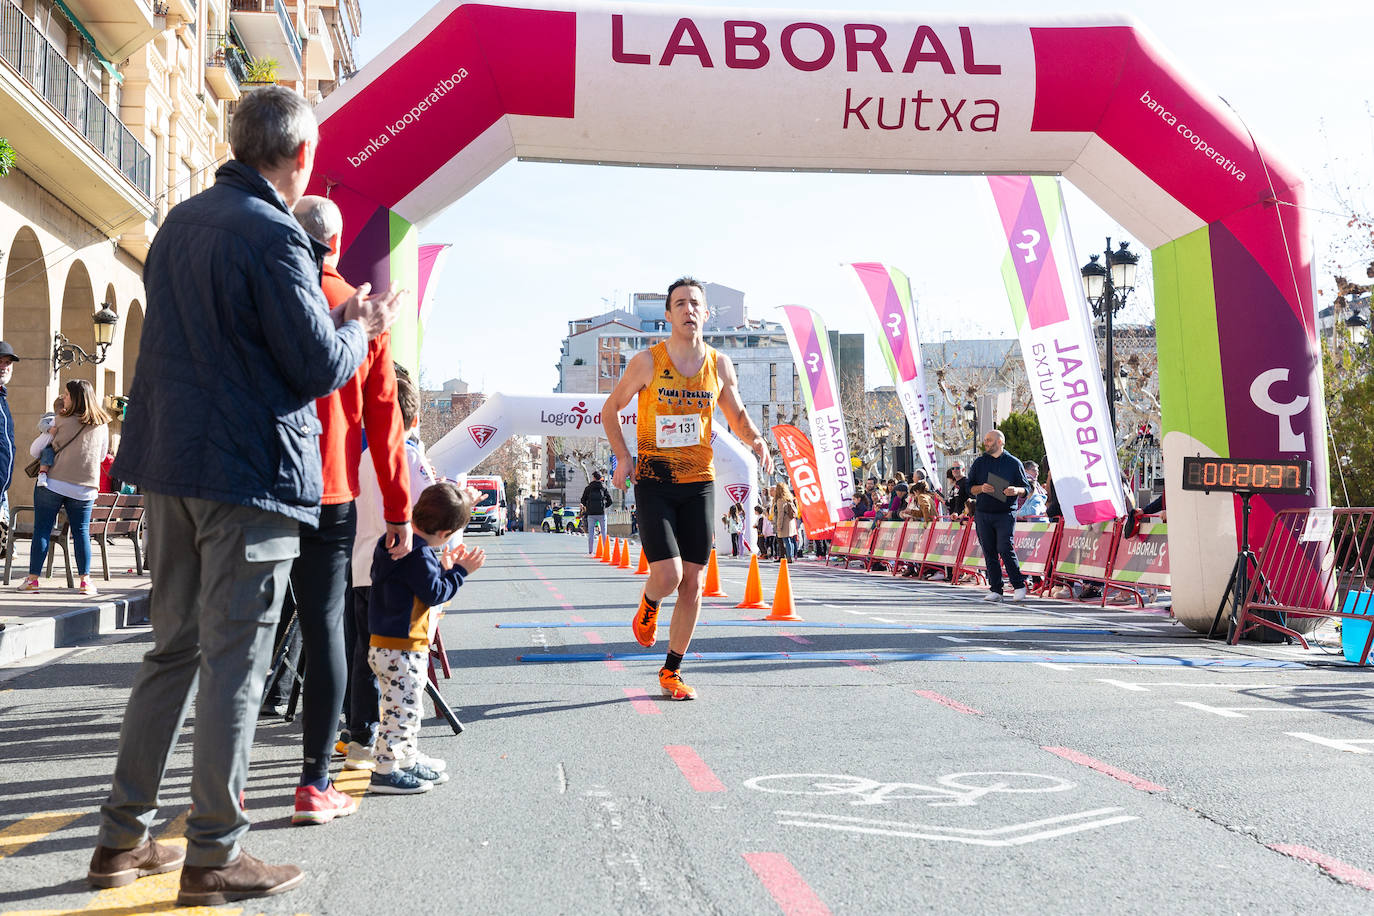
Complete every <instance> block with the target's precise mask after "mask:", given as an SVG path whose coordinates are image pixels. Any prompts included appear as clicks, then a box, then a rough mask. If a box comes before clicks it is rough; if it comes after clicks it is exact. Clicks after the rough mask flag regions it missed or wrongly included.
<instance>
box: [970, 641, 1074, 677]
mask: <svg viewBox="0 0 1374 916" xmlns="http://www.w3.org/2000/svg"><path fill="white" fill-rule="evenodd" d="M978 648H979V649H982V650H983V651H984V652H991V653H992V654H994V655H1019V654H1020V653H1019V652H1013V651H1012V650H1010V649H998V648H996V647H994V646H978ZM1032 664H1036V665H1039V666H1040V667H1042V668H1051V669H1053V670H1055V671H1072V670H1073V669H1074V668H1075V667H1077V666H1076V665H1056V664H1055V663H1054V662H1033V663H1032Z"/></svg>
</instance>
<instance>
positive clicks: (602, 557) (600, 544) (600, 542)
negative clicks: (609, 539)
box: [596, 533, 606, 563]
mask: <svg viewBox="0 0 1374 916" xmlns="http://www.w3.org/2000/svg"><path fill="white" fill-rule="evenodd" d="M596 559H597V560H598V561H600V562H603V563H604V562H605V561H606V535H605V534H604V533H603V534H602V535H601V536H600V537H599V538H597V539H596Z"/></svg>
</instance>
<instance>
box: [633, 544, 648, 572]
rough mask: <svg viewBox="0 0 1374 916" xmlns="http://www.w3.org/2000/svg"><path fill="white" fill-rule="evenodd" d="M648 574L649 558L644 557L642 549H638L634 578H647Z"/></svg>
mask: <svg viewBox="0 0 1374 916" xmlns="http://www.w3.org/2000/svg"><path fill="white" fill-rule="evenodd" d="M648 574H649V558H648V557H646V556H644V548H643V547H642V546H641V547H640V548H639V568H638V569H636V570H635V575H636V576H647V575H648Z"/></svg>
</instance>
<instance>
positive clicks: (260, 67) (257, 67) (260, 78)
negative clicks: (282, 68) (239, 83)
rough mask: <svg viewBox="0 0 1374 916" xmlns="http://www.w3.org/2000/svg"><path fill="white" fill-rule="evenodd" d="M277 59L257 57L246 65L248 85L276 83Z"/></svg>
mask: <svg viewBox="0 0 1374 916" xmlns="http://www.w3.org/2000/svg"><path fill="white" fill-rule="evenodd" d="M277 67H278V63H277V59H276V58H275V57H255V58H253V59H252V60H250V61H248V62H247V63H246V64H244V67H243V69H244V72H245V73H247V74H248V79H247V80H246V81H245V82H248V83H275V82H276V81H277Z"/></svg>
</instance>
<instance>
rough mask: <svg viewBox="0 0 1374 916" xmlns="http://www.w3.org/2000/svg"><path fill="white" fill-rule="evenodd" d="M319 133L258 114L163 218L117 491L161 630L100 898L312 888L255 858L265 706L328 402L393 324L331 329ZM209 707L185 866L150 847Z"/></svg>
mask: <svg viewBox="0 0 1374 916" xmlns="http://www.w3.org/2000/svg"><path fill="white" fill-rule="evenodd" d="M318 137H319V131H318V128H317V126H316V124H315V117H314V114H313V113H312V112H311V110H310V106H309V105H308V104H307V103H306V101H305V100H304V99H303V98H301V97H300V96H298V95H296V94H295V93H294V92H291V91H290V90H288V89H285V88H281V87H270V88H267V89H260V90H258V91H257V92H252V93H249V94H248V95H246V96H245V97H244V99H243V101H242V102H240V103H239V107H238V110H237V111H236V112H235V114H234V121H233V124H232V126H231V128H230V138H229V141H230V145H231V146H232V148H233V151H234V156H235V159H234V160H232V161H230V162H228V163H226V164H225V165H223V166H221V167H220V169H219V171H218V172H217V173H216V176H215V179H216V180H215V184H214V186H213V187H211V188H209V189H207V190H205V191H203V192H201V193H200V194H197V195H196V196H194V197H192V198H190V199H189V200H187V201H185V202H184V203H182V204H179V205H178V206H176V207H175V208H173V209H172V211H171V212H170V213H168V214H167V218H166V220H165V221H164V222H163V224H162V226H161V228H160V229H159V230H158V233H157V237H156V238H155V239H154V240H153V245H152V248H151V249H150V250H149V252H148V260H147V263H146V264H145V266H144V271H143V283H144V287H145V289H146V291H147V297H148V316H147V319H146V320H145V323H144V325H143V336H142V342H141V346H140V353H139V361H138V373H137V375H136V377H135V378H134V382H133V388H132V390H131V391H130V392H129V395H130V398H129V399H130V404H129V411H128V414H127V416H126V418H125V421H124V437H123V441H122V447H121V448H120V450H119V455H118V457H117V458H116V459H115V463H114V468H113V473H114V476H116V477H118V478H120V479H121V480H126V481H129V482H130V483H133V484H136V485H137V486H138V487H139V489H140V490H142V492H144V493H145V494H146V495H147V504H146V505H147V519H148V559H149V564H150V566H151V569H152V580H153V581H152V590H151V594H150V613H149V617H150V619H151V620H152V624H153V637H154V644H153V648H152V649H151V650H150V651H149V652H148V654H147V655H145V656H144V657H143V664H142V667H141V668H140V669H139V672H138V676H137V677H136V678H135V681H134V687H133V692H132V694H131V695H130V697H129V705H128V709H127V711H126V713H125V716H124V724H123V727H122V729H121V731H120V736H119V756H118V759H117V762H116V764H115V773H114V785H113V788H112V789H111V792H110V796H109V799H108V800H107V801H106V803H105V804H104V805H103V806H102V807H101V809H100V813H101V824H100V833H99V837H98V840H97V843H98V844H99V845H98V846H97V847H96V851H95V854H94V856H93V857H92V858H91V865H90V869H89V871H88V872H87V880H88V881H90V883H91V884H93V885H95V886H97V887H119V886H122V885H125V884H129V883H131V882H133V881H134V880H136V879H138V878H140V877H143V876H145V875H154V874H161V873H163V872H168V871H173V870H175V869H177V868H180V867H181V866H182V863H183V860H184V862H185V867H184V868H182V870H181V889H180V893H179V894H178V896H177V904H178V905H179V906H204V905H214V904H220V903H225V902H228V901H232V900H245V899H249V898H253V897H261V896H266V895H269V894H277V893H281V892H282V891H285V890H288V889H290V888H292V887H294V886H296V885H297V884H299V883H300V882H301V880H302V879H303V878H304V875H303V873H302V872H301V870H300V869H299V868H297V867H296V866H294V865H268V864H266V863H264V862H261V861H259V860H258V859H256V858H254V857H253V856H251V855H249V854H248V853H247V852H246V851H244V850H243V849H241V848H240V846H239V840H240V838H241V837H242V836H243V834H244V833H245V832H246V831H247V830H248V818H247V817H246V816H245V815H244V813H243V810H242V806H241V803H240V794H241V792H242V790H243V786H244V783H245V782H246V781H247V777H248V763H249V751H250V750H251V746H252V743H253V731H254V726H255V725H256V723H257V712H258V701H259V699H260V697H261V695H262V688H263V681H264V679H265V677H266V673H267V664H268V657H269V655H270V654H271V650H272V637H273V633H274V631H275V624H276V622H277V617H278V615H279V614H280V611H281V603H282V596H283V595H284V594H285V591H286V581H287V574H288V572H289V571H290V567H291V560H292V558H294V557H295V556H296V555H297V554H298V552H299V543H300V526H301V525H302V524H307V525H314V524H315V523H316V521H317V520H318V518H319V512H320V510H319V502H320V494H321V490H322V486H323V481H322V477H321V470H320V449H319V445H318V443H317V441H316V437H317V436H318V435H319V433H320V425H319V421H318V420H317V419H316V415H315V399H316V398H318V397H322V396H323V395H326V394H328V393H329V392H331V391H333V390H334V389H335V388H338V387H339V386H340V385H342V384H343V383H344V382H346V381H347V380H348V379H349V378H350V377H351V376H352V375H353V373H354V372H355V371H356V370H357V368H358V366H359V364H360V363H361V362H362V359H363V355H364V353H365V352H366V350H367V344H368V340H369V339H370V338H372V337H375V336H376V335H378V334H380V333H381V332H382V331H383V330H385V329H386V328H387V326H388V325H390V323H391V322H392V320H394V318H395V316H396V313H397V310H398V308H399V299H398V297H397V295H396V294H394V293H392V294H389V295H386V296H382V297H378V298H374V299H369V298H368V297H367V292H368V290H367V288H366V287H364V288H363V289H360V290H359V292H358V294H357V295H356V296H354V297H353V298H352V299H350V300H348V302H346V303H344V305H342V306H341V307H340V308H339V310H336V312H335V313H334V315H333V316H331V314H330V311H329V309H328V307H327V306H326V303H325V299H324V294H323V293H322V292H321V291H320V271H321V265H322V260H321V259H322V257H323V254H324V246H321V245H320V244H319V243H317V242H312V240H311V239H310V238H309V237H308V236H307V235H306V234H305V232H304V231H303V230H302V229H301V227H300V224H299V223H297V222H296V220H295V218H294V217H293V216H292V215H291V207H292V206H293V205H294V204H295V203H296V201H298V200H299V199H300V197H301V195H302V194H303V193H304V192H305V186H306V183H307V182H308V181H309V179H310V172H311V170H312V169H313V167H314V160H315V144H316V142H317V140H318ZM197 677H199V692H198V694H197V695H196V697H195V699H196V734H195V758H194V763H193V765H192V770H191V800H192V802H194V809H193V811H192V813H191V816H190V817H189V818H188V819H187V822H186V840H187V847H186V851H185V852H184V853H183V852H181V851H180V850H179V849H177V848H176V847H173V846H163V845H160V844H158V843H157V842H155V841H153V840H152V839H150V838H149V836H148V827H149V826H150V825H151V824H152V822H153V819H154V817H155V816H156V814H157V804H158V790H159V788H160V787H161V784H162V779H163V776H164V774H165V773H166V770H167V765H168V763H169V761H170V760H171V756H172V752H173V749H174V747H175V745H176V738H177V733H178V732H179V731H180V730H181V725H182V721H183V720H184V719H185V717H186V713H187V711H188V709H189V708H190V705H191V700H192V688H193V687H194V686H195V685H196V682H197Z"/></svg>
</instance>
